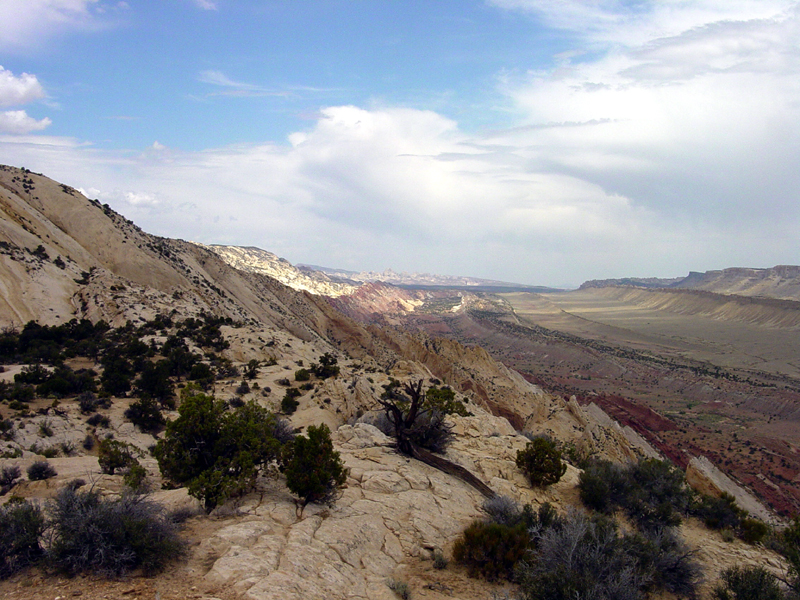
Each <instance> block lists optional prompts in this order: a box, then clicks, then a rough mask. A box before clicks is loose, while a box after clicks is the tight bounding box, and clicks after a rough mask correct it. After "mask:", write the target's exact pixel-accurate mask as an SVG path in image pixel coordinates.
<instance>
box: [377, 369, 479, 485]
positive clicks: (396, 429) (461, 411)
mask: <svg viewBox="0 0 800 600" xmlns="http://www.w3.org/2000/svg"><path fill="white" fill-rule="evenodd" d="M422 386H423V381H422V380H419V381H417V382H416V383H405V384H401V383H400V382H399V381H397V380H394V379H392V380H391V381H390V382H389V384H388V385H385V386H384V392H383V395H382V396H381V398H380V399H379V400H378V403H379V404H380V406H381V407H382V408H383V411H384V413H385V414H386V418H387V419H388V421H389V423H390V424H391V426H392V435H393V436H394V438H395V440H396V441H397V449H398V450H399V451H400V452H401V453H403V454H405V455H406V456H411V457H412V458H416V459H417V460H420V461H422V462H424V463H425V464H428V465H430V466H432V467H434V468H436V469H439V470H440V471H442V472H444V473H447V474H449V475H453V476H454V477H458V478H459V479H461V480H462V481H464V482H466V483H468V484H469V485H471V486H472V487H474V488H475V489H477V490H478V491H479V492H480V493H481V494H483V495H484V496H486V497H487V498H491V497H493V496H494V495H495V494H494V492H493V491H492V489H491V488H490V487H489V486H488V485H486V484H485V483H484V482H483V481H481V480H480V479H478V478H477V477H476V476H475V475H473V474H472V473H470V472H469V471H468V470H467V469H465V468H464V467H462V466H461V465H457V464H456V463H454V462H452V461H449V460H447V459H446V458H444V457H442V456H438V455H437V454H434V453H441V452H444V451H445V449H446V448H447V444H448V443H449V442H450V440H451V439H452V437H453V433H452V431H451V427H450V425H449V424H447V423H446V421H445V417H446V416H447V415H459V416H462V417H467V416H471V413H470V412H469V411H468V410H467V408H466V407H465V406H464V403H463V402H461V401H460V400H456V397H455V392H454V391H453V390H452V389H450V388H448V387H442V388H439V387H436V386H434V387H431V388H429V389H428V390H427V391H426V392H423V391H422Z"/></svg>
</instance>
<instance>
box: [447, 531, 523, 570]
mask: <svg viewBox="0 0 800 600" xmlns="http://www.w3.org/2000/svg"><path fill="white" fill-rule="evenodd" d="M530 543H531V538H530V535H529V534H528V530H527V528H526V527H525V525H524V524H522V523H520V524H517V525H514V526H513V527H509V526H508V525H501V524H500V523H485V522H483V521H475V522H473V523H472V524H471V525H470V526H469V527H467V528H466V529H465V530H464V532H463V533H462V534H461V537H459V538H458V540H456V543H455V545H454V546H453V559H454V560H455V561H456V562H458V563H460V564H463V565H466V567H467V569H468V571H469V574H470V576H471V577H476V576H481V577H483V578H485V579H487V580H489V581H495V580H497V579H511V578H512V577H513V575H514V569H515V567H516V565H517V563H518V562H519V561H520V560H522V558H523V557H524V556H525V554H526V552H527V550H528V547H529V545H530Z"/></svg>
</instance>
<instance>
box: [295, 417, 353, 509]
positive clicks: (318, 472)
mask: <svg viewBox="0 0 800 600" xmlns="http://www.w3.org/2000/svg"><path fill="white" fill-rule="evenodd" d="M283 462H284V469H285V471H284V472H285V474H286V485H287V487H288V488H289V490H291V492H292V493H293V494H295V495H297V496H298V497H300V499H301V500H302V503H303V506H305V505H306V504H308V503H309V502H315V503H318V504H328V505H330V504H332V503H333V502H334V500H335V499H336V496H337V494H338V492H339V490H340V489H341V488H342V487H343V486H344V484H345V482H346V481H347V476H348V474H349V472H350V470H349V469H347V468H345V466H344V463H342V459H341V457H340V456H339V453H338V452H337V451H336V450H334V449H333V443H332V442H331V430H330V429H328V426H327V425H325V424H322V425H320V426H319V427H316V426H314V425H311V426H310V427H309V428H308V437H305V436H302V435H298V436H296V437H295V438H294V440H292V442H290V443H289V444H287V445H286V446H285V451H284V460H283Z"/></svg>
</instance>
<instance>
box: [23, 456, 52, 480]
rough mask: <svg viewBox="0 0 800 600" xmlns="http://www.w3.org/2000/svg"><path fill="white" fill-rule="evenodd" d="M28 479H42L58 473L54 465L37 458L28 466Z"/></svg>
mask: <svg viewBox="0 0 800 600" xmlns="http://www.w3.org/2000/svg"><path fill="white" fill-rule="evenodd" d="M27 473H28V479H30V480H31V481H42V480H45V479H50V478H51V477H55V476H56V475H58V473H57V472H56V470H55V469H54V468H53V466H52V465H51V464H50V463H49V462H47V461H46V460H37V461H36V462H35V463H33V464H32V465H31V466H30V467H28V471H27Z"/></svg>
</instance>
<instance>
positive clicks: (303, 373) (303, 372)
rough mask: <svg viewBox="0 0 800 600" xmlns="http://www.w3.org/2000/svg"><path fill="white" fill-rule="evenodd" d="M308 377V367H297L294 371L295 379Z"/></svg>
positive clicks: (309, 377) (306, 378) (309, 376)
mask: <svg viewBox="0 0 800 600" xmlns="http://www.w3.org/2000/svg"><path fill="white" fill-rule="evenodd" d="M309 379H311V373H309V371H308V369H297V371H295V372H294V380H295V381H308V380H309Z"/></svg>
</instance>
